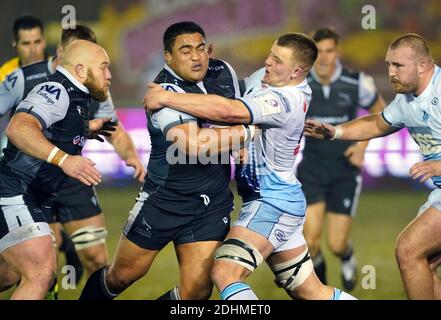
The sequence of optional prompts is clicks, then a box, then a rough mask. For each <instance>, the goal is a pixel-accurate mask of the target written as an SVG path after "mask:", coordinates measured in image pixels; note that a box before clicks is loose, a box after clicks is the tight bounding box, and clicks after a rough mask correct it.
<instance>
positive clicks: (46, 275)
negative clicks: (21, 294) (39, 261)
mask: <svg viewBox="0 0 441 320" xmlns="http://www.w3.org/2000/svg"><path fill="white" fill-rule="evenodd" d="M54 281H56V272H55V268H54V269H50V268H47V269H40V270H38V271H36V272H33V271H31V272H25V273H23V274H22V276H21V281H20V283H19V285H21V284H23V285H25V284H30V283H31V284H32V285H33V286H34V287H39V288H41V290H42V291H44V292H47V291H48V290H49V289H50V287H51V286H52V285H53V284H54Z"/></svg>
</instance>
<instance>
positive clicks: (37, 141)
mask: <svg viewBox="0 0 441 320" xmlns="http://www.w3.org/2000/svg"><path fill="white" fill-rule="evenodd" d="M6 135H7V137H8V139H9V140H10V141H11V142H12V143H13V144H14V145H15V146H16V147H17V148H18V149H20V150H21V151H22V152H24V153H26V154H28V155H30V156H32V157H34V158H37V159H40V160H46V159H47V158H48V156H49V154H50V152H51V151H52V149H53V148H54V147H55V146H54V145H53V144H52V143H50V141H49V140H47V139H46V137H45V136H44V134H43V132H42V126H41V124H40V122H39V121H38V120H37V119H36V118H35V117H34V116H32V115H29V114H26V113H18V114H16V115H15V116H14V117H13V118H12V119H11V122H10V123H9V126H8V128H7V129H6Z"/></svg>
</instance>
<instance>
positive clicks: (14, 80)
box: [8, 72, 18, 87]
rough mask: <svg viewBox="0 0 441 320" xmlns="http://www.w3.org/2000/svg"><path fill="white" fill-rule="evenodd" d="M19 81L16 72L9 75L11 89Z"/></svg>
mask: <svg viewBox="0 0 441 320" xmlns="http://www.w3.org/2000/svg"><path fill="white" fill-rule="evenodd" d="M17 79H18V77H17V75H16V74H15V72H14V73H11V74H10V75H8V82H10V83H11V87H14V86H15V83H16V82H17Z"/></svg>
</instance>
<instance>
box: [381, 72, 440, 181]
mask: <svg viewBox="0 0 441 320" xmlns="http://www.w3.org/2000/svg"><path fill="white" fill-rule="evenodd" d="M440 99H441V69H440V68H439V67H438V66H435V70H434V73H433V76H432V79H431V80H430V83H429V85H428V86H427V88H426V89H425V90H424V91H423V92H422V93H421V94H420V95H419V96H418V97H415V96H414V95H413V94H397V95H396V97H395V99H394V100H393V101H392V102H391V103H390V104H389V105H388V106H387V107H386V108H385V109H384V110H383V118H384V120H385V121H386V122H387V123H389V124H390V125H391V126H394V127H397V128H404V127H406V128H407V129H408V130H409V133H410V135H411V136H412V138H413V139H414V140H415V142H416V143H417V144H418V146H419V147H420V151H421V153H422V155H423V157H424V160H441V101H440ZM432 181H433V183H434V184H435V185H436V186H437V187H439V188H441V176H437V177H433V178H432Z"/></svg>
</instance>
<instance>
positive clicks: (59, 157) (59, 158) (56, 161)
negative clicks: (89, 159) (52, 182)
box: [46, 147, 68, 166]
mask: <svg viewBox="0 0 441 320" xmlns="http://www.w3.org/2000/svg"><path fill="white" fill-rule="evenodd" d="M67 156H68V154H67V153H66V152H64V151H63V150H60V149H59V148H58V147H54V148H53V149H52V150H51V152H50V153H49V156H48V157H47V159H46V161H47V162H49V163H50V164H53V165H55V166H61V164H62V163H63V162H64V160H66V158H67Z"/></svg>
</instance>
